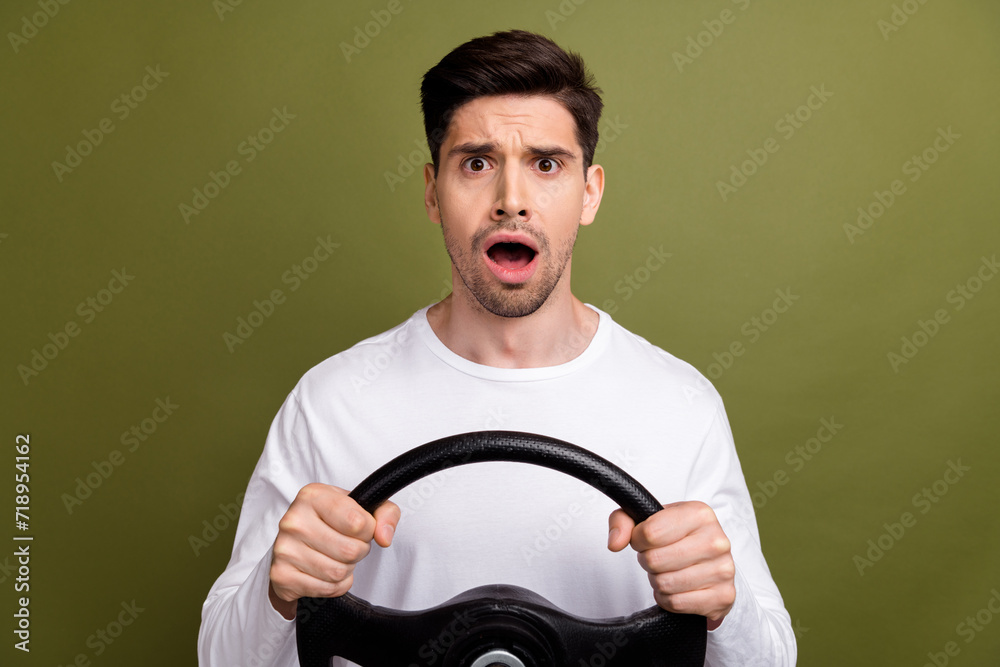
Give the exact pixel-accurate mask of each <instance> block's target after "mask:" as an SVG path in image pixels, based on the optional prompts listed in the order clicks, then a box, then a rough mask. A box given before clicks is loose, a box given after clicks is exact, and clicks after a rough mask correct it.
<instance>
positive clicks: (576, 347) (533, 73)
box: [199, 31, 796, 667]
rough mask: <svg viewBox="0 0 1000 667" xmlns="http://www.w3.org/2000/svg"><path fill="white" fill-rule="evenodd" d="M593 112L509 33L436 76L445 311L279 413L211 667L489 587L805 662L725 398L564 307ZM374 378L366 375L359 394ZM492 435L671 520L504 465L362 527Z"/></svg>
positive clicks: (214, 596)
mask: <svg viewBox="0 0 1000 667" xmlns="http://www.w3.org/2000/svg"><path fill="white" fill-rule="evenodd" d="M598 93H599V90H598V89H597V88H595V87H594V86H593V84H592V80H591V77H590V76H589V75H588V74H587V73H586V71H585V69H584V66H583V62H582V60H580V58H579V57H578V56H576V55H575V54H567V53H566V52H564V51H563V50H562V49H560V48H559V47H558V46H556V45H555V44H554V43H553V42H551V41H549V40H548V39H546V38H544V37H541V36H538V35H534V34H531V33H527V32H522V31H511V32H506V33H497V34H495V35H492V36H490V37H483V38H479V39H475V40H472V41H470V42H468V43H466V44H463V45H462V46H460V47H458V48H457V49H455V50H454V51H452V52H451V53H450V54H449V55H448V56H446V57H445V58H444V59H443V60H442V61H441V62H440V63H439V64H438V65H436V66H435V67H434V68H432V69H431V70H430V71H428V72H427V74H426V75H425V77H424V82H423V87H422V103H423V109H424V122H425V126H426V130H427V137H428V142H429V145H430V149H431V154H432V156H433V164H432V165H427V166H426V167H425V169H424V178H425V183H426V188H425V195H424V204H425V206H426V209H427V214H428V216H429V217H430V219H431V220H432V221H434V222H435V223H437V224H439V225H441V228H442V231H443V234H444V241H445V247H446V249H447V251H448V254H449V256H450V257H451V260H452V282H453V292H452V294H451V295H449V296H448V297H447V298H446V299H444V300H443V301H441V302H440V303H437V304H434V305H433V306H430V307H428V308H424V309H422V310H420V311H418V312H417V313H415V314H414V315H413V316H412V317H411V318H410V319H408V320H407V321H406V322H404V323H403V324H401V325H399V326H397V327H396V328H394V329H392V330H390V331H388V332H386V333H383V334H381V335H379V336H376V337H374V338H371V339H368V340H366V341H363V342H361V343H359V344H358V345H356V346H354V347H352V348H351V349H349V350H347V351H345V352H342V353H340V354H338V355H336V356H334V357H332V358H330V359H328V360H326V361H325V362H323V363H322V364H320V365H318V366H317V367H315V368H313V369H312V370H311V371H309V372H308V373H307V374H306V375H305V376H304V377H303V378H302V380H301V381H300V382H299V384H298V385H297V386H296V387H295V389H294V390H293V391H292V393H291V394H290V395H289V397H288V399H287V400H286V401H285V403H284V405H283V406H282V407H281V410H280V411H279V412H278V415H277V417H276V418H275V420H274V423H273V425H272V427H271V431H270V433H269V435H268V439H267V442H266V444H265V447H264V451H263V454H262V456H261V459H260V461H259V463H258V465H257V468H256V469H255V471H254V474H253V477H252V478H251V481H250V486H249V488H248V491H247V494H246V499H245V501H244V507H243V512H242V515H241V517H240V522H239V528H238V530H237V535H236V542H235V546H234V549H233V557H232V560H231V561H230V563H229V566H228V567H227V569H226V571H225V572H224V573H223V574H222V576H221V577H220V578H219V580H218V581H217V582H216V583H215V585H214V586H213V588H212V590H211V592H210V593H209V596H208V599H207V601H206V602H205V605H204V609H203V618H202V629H201V636H200V638H199V657H200V660H201V662H202V664H204V665H213V666H223V665H224V666H225V667H229V666H230V665H282V666H284V665H295V664H297V663H296V657H295V635H294V620H293V619H294V617H295V609H296V604H297V602H296V601H297V600H298V599H299V598H302V597H323V596H336V595H342V594H344V593H346V592H347V591H348V590H351V591H352V592H353V593H354V594H356V595H358V596H359V597H361V598H363V599H365V600H368V601H369V602H372V603H373V604H379V605H383V606H388V607H392V608H396V609H424V608H428V607H431V606H435V605H437V604H440V603H441V602H444V601H445V600H447V599H449V598H451V597H453V596H454V595H456V594H458V593H460V592H462V591H465V590H468V589H470V588H473V587H475V586H480V585H484V584H489V583H508V584H514V585H518V586H522V587H524V588H528V589H530V590H533V591H535V592H536V593H539V594H540V595H542V596H543V597H545V598H547V599H548V600H550V601H552V602H553V603H554V604H556V605H557V606H559V607H561V608H562V609H564V610H566V611H569V612H571V613H574V614H577V615H580V616H586V617H593V618H607V617H613V616H624V615H628V614H631V613H633V612H636V611H639V610H640V609H644V608H646V607H647V606H649V604H650V601H651V600H655V602H656V604H659V605H660V606H661V607H663V608H664V609H668V610H671V611H675V612H680V613H697V614H702V615H704V616H706V617H708V619H709V623H708V625H709V639H708V655H707V659H706V664H707V665H712V666H722V665H726V666H728V665H732V666H736V665H739V666H740V667H745V666H747V665H768V666H772V667H773V666H778V665H792V664H794V663H795V656H796V646H795V638H794V635H793V634H792V631H791V624H790V620H789V616H788V614H787V612H786V611H785V609H784V606H783V603H782V600H781V596H780V594H779V593H778V590H777V587H776V586H775V584H774V582H773V580H772V578H771V576H770V573H769V571H768V568H767V565H766V563H765V561H764V557H763V555H762V553H761V549H760V545H759V537H758V532H757V526H756V521H755V518H754V514H753V506H752V504H751V500H750V496H749V493H748V492H747V488H746V483H745V481H744V479H743V474H742V471H741V469H740V464H739V460H738V458H737V455H736V451H735V448H734V445H733V440H732V435H731V433H730V430H729V424H728V420H727V418H726V415H725V411H724V409H723V405H722V401H721V399H720V398H719V396H718V394H717V393H715V391H714V390H712V389H711V387H710V385H709V384H708V382H707V380H705V379H704V378H703V377H702V376H701V375H700V374H698V372H697V371H695V370H694V369H693V368H692V367H691V366H689V365H687V364H685V363H684V362H682V361H679V360H678V359H676V358H674V357H673V356H671V355H669V354H668V353H666V352H664V351H663V350H660V349H659V348H656V347H654V346H652V345H650V344H649V343H648V342H646V341H645V340H643V339H642V338H639V337H638V336H635V335H634V334H631V333H629V332H628V331H626V330H625V329H623V328H622V327H620V326H619V325H617V324H615V323H614V322H613V321H612V320H611V318H610V316H608V315H607V314H606V313H603V312H601V311H599V310H597V309H596V308H593V307H591V306H588V305H585V304H583V303H582V302H581V301H580V300H578V299H577V298H576V297H575V296H573V294H572V292H571V290H570V269H571V265H572V251H573V245H574V242H575V240H576V234H577V230H578V228H579V226H580V225H587V224H590V223H591V222H593V220H594V217H595V216H596V214H597V210H598V207H599V205H600V202H601V195H602V193H603V189H604V171H603V169H602V168H601V167H600V166H599V165H593V164H591V162H592V159H593V154H594V147H595V145H596V143H597V124H598V120H599V118H600V112H601V108H602V103H601V100H600V97H599V95H598ZM438 128H441V129H440V130H439V129H438ZM375 360H377V361H378V367H379V368H380V369H381V372H380V374H379V375H378V376H377V377H376V378H375V379H373V380H370V381H368V380H364V381H362V380H361V378H363V377H364V369H365V366H366V364H371V363H373V362H374V361H375ZM690 387H701V388H702V389H703V391H701V392H698V393H697V395H692V394H691V392H690ZM685 389H687V390H688V391H687V392H685ZM496 428H502V429H506V430H514V431H526V432H530V433H539V434H544V435H549V436H553V437H556V438H559V439H562V440H566V441H568V442H571V443H574V444H577V445H580V446H582V447H585V448H587V449H590V450H592V451H594V452H595V453H597V454H599V455H601V456H603V457H605V458H607V459H610V460H612V461H613V462H615V463H617V464H618V465H620V466H621V467H623V468H624V469H625V470H626V472H628V473H630V474H631V475H632V476H634V477H636V478H637V479H638V480H639V482H641V483H642V484H643V485H644V486H646V488H648V489H649V490H650V491H651V492H652V493H653V495H655V496H656V497H657V498H658V499H659V500H660V501H661V502H664V503H667V504H666V505H665V507H664V509H663V510H662V511H660V512H658V513H657V514H655V515H654V516H652V517H651V518H649V519H648V520H646V521H644V522H643V523H641V524H640V525H638V526H635V525H634V524H633V522H632V521H631V520H630V519H629V518H628V517H627V516H625V515H624V513H622V512H621V511H620V510H615V508H614V506H613V504H612V503H611V501H610V500H608V499H606V498H605V497H604V496H602V495H601V494H599V493H598V492H596V491H594V490H593V489H591V488H590V487H587V486H586V485H584V484H583V483H581V482H579V481H577V480H575V479H572V478H569V477H566V476H563V475H560V474H558V473H555V472H553V471H550V470H546V469H544V468H538V467H534V466H527V465H523V464H515V463H485V464H475V465H468V466H462V467H460V468H456V469H452V470H449V471H443V472H440V473H437V474H435V475H434V476H432V477H429V478H427V479H426V480H424V481H423V482H421V483H419V484H418V485H415V486H416V488H414V489H408V490H406V491H404V492H402V493H400V494H397V496H396V500H397V501H398V502H399V503H400V504H402V505H403V510H402V511H401V508H400V506H399V504H395V503H386V504H385V505H383V506H382V507H380V508H379V509H377V510H376V511H375V513H374V515H370V514H368V513H367V512H365V511H364V510H362V509H361V508H360V507H359V506H358V505H357V504H356V503H355V502H354V501H353V500H352V499H350V498H349V497H348V496H347V495H346V494H347V491H345V489H351V488H353V487H354V486H355V485H356V484H357V483H358V482H359V481H361V480H362V479H364V478H365V477H366V476H367V475H368V474H369V473H371V472H372V471H374V470H375V469H376V468H378V467H379V466H381V465H382V464H384V463H385V462H387V461H388V460H390V459H392V458H393V457H395V456H397V455H399V454H401V453H403V452H405V451H407V450H409V449H412V448H413V447H415V446H418V445H421V444H423V443H425V442H429V441H432V440H436V439H438V438H441V437H444V436H447V435H452V434H456V433H463V432H467V431H479V430H488V429H496ZM401 515H402V516H403V517H404V518H403V519H402V521H401ZM397 525H398V526H399V529H400V530H399V533H398V534H395V531H396V528H397ZM604 530H608V531H609V532H608V542H607V548H604V547H603V545H601V544H598V543H597V542H598V541H599V538H598V536H599V535H600V534H601V533H602V532H603V531H604ZM372 540H374V541H375V542H376V543H377V544H378V546H379V548H377V549H372V547H371V542H372ZM627 547H628V548H629V551H634V552H636V554H637V559H638V563H636V562H635V559H634V558H633V557H629V556H627V555H626V553H627V552H625V553H623V550H625V549H626V548H627ZM387 640H388V641H391V638H387ZM342 664H347V663H342Z"/></svg>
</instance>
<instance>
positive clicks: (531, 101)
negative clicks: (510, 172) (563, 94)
mask: <svg viewBox="0 0 1000 667" xmlns="http://www.w3.org/2000/svg"><path fill="white" fill-rule="evenodd" d="M489 141H493V142H497V143H500V144H501V145H505V144H515V143H516V144H528V145H536V144H540V143H545V144H559V145H561V146H563V147H564V148H566V149H567V150H571V151H573V152H574V153H582V149H581V148H580V146H579V144H578V143H577V140H576V121H575V120H574V118H573V115H572V114H571V113H570V112H569V111H568V110H567V109H566V107H564V106H563V105H562V104H561V103H560V102H559V101H558V100H556V99H555V98H554V97H551V96H547V95H529V96H523V95H497V96H489V97H479V98H476V99H474V100H472V101H470V102H466V103H465V104H463V105H462V106H460V107H459V108H458V109H456V110H455V112H454V114H453V115H452V118H451V122H450V123H449V125H448V134H447V135H446V137H445V140H444V145H452V146H454V145H457V144H462V143H466V142H489Z"/></svg>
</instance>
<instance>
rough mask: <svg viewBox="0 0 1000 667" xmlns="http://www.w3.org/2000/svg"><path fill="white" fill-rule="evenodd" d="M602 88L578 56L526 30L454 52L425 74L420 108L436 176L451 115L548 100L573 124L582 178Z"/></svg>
mask: <svg viewBox="0 0 1000 667" xmlns="http://www.w3.org/2000/svg"><path fill="white" fill-rule="evenodd" d="M600 94H601V89H600V88H598V87H597V86H595V85H594V77H593V75H591V74H590V73H589V72H587V69H586V67H585V66H584V64H583V59H582V58H581V57H580V56H579V54H576V53H573V52H566V51H564V50H563V49H562V48H560V47H559V46H558V45H557V44H556V43H555V42H553V41H552V40H551V39H549V38H547V37H543V36H541V35H538V34H535V33H532V32H527V31H525V30H510V31H507V32H496V33H493V34H492V35H490V36H488V37H477V38H476V39H472V40H469V41H468V42H466V43H465V44H462V45H461V46H459V47H457V48H455V49H454V50H453V51H452V52H451V53H449V54H448V55H446V56H445V57H444V58H442V59H441V62H439V63H438V64H437V65H435V66H434V67H432V68H431V69H429V70H428V71H427V73H426V74H424V80H423V83H422V84H421V86H420V103H421V106H422V108H423V112H424V131H425V132H426V133H427V145H428V146H429V147H430V150H431V160H432V161H433V163H434V173H435V174H437V169H438V158H439V156H440V150H441V143H442V141H443V140H444V137H445V133H446V132H447V129H448V125H449V124H450V123H451V118H452V115H454V113H455V110H456V109H458V108H459V107H460V106H462V105H463V104H465V103H467V102H471V101H472V100H474V99H476V98H479V97H486V96H490V95H551V96H552V97H553V98H555V99H556V100H558V101H559V102H560V103H561V104H562V105H563V106H564V107H566V110H567V111H569V112H570V114H572V116H573V119H574V120H575V121H576V138H577V141H578V142H579V143H580V147H581V148H583V169H584V176H586V171H587V169H588V168H589V167H590V163H591V162H592V161H593V159H594V148H595V147H596V146H597V123H598V121H600V119H601V109H602V108H603V107H604V103H603V102H602V101H601V97H600Z"/></svg>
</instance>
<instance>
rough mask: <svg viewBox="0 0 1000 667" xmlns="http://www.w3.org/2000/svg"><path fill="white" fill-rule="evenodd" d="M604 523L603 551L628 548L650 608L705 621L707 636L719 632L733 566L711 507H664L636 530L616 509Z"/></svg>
mask: <svg viewBox="0 0 1000 667" xmlns="http://www.w3.org/2000/svg"><path fill="white" fill-rule="evenodd" d="M608 523H609V527H610V532H609V533H608V548H609V549H611V550H612V551H621V550H622V549H624V548H625V547H626V546H627V545H629V544H631V545H632V548H633V549H635V550H636V551H638V552H639V564H640V565H641V566H642V569H644V570H646V572H648V573H649V583H650V584H651V585H652V586H653V597H654V598H655V599H656V604H658V605H660V606H661V607H663V608H664V609H666V610H667V611H672V612H676V613H679V614H701V615H702V616H707V617H708V629H709V630H714V629H715V628H717V627H719V625H720V624H721V623H722V619H723V618H725V616H726V614H728V613H729V610H730V609H732V608H733V602H735V601H736V585H735V583H734V579H733V578H734V576H735V574H736V565H735V564H734V563H733V556H732V553H730V544H729V538H727V537H726V534H725V533H724V532H723V530H722V526H720V525H719V520H718V519H717V518H716V516H715V512H714V511H712V508H711V507H709V506H708V505H706V504H705V503H702V502H697V501H688V502H680V503H673V504H672V505H664V506H663V509H662V510H660V511H659V512H657V513H656V514H654V515H653V516H651V517H649V518H648V519H646V520H645V521H643V522H642V523H640V524H639V525H638V526H637V525H635V522H634V521H632V519H630V518H629V516H628V515H627V514H625V512H624V511H622V510H620V509H617V510H615V511H614V512H612V513H611V517H610V518H609V520H608Z"/></svg>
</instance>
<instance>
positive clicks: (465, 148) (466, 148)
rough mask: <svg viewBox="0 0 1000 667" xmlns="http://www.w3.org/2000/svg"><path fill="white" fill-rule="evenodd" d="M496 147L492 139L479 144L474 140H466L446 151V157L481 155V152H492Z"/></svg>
mask: <svg viewBox="0 0 1000 667" xmlns="http://www.w3.org/2000/svg"><path fill="white" fill-rule="evenodd" d="M496 149H497V145H496V144H495V143H493V142H492V141H487V142H485V143H479V144H477V143H476V142H474V141H467V142H465V143H464V144H459V145H457V146H455V147H454V148H452V149H451V150H450V151H448V157H452V156H453V155H482V154H483V153H492V152H494V151H496Z"/></svg>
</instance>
